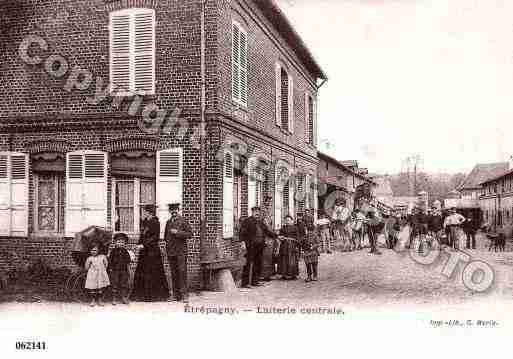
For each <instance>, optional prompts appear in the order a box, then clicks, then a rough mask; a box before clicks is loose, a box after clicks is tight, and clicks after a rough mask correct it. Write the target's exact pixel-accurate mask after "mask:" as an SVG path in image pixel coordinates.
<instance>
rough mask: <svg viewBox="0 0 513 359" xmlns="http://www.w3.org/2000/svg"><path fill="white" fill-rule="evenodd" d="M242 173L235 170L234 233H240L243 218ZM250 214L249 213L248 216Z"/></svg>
mask: <svg viewBox="0 0 513 359" xmlns="http://www.w3.org/2000/svg"><path fill="white" fill-rule="evenodd" d="M242 179H243V175H242V172H241V171H240V170H238V169H234V177H233V223H234V225H233V233H234V234H235V233H239V231H240V224H241V221H240V219H241V217H242ZM249 213H250V212H248V216H249V215H250V214H249Z"/></svg>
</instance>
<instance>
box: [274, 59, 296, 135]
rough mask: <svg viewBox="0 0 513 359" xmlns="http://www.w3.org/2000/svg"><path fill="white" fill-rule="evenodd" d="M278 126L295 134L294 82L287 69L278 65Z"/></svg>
mask: <svg viewBox="0 0 513 359" xmlns="http://www.w3.org/2000/svg"><path fill="white" fill-rule="evenodd" d="M275 71H276V73H275V77H276V125H277V126H279V127H281V128H282V129H283V130H284V131H287V132H289V133H294V81H293V78H292V76H290V75H289V74H288V73H287V71H286V70H285V68H284V67H283V66H282V65H281V64H280V63H276V68H275Z"/></svg>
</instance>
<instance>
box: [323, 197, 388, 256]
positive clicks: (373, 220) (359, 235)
mask: <svg viewBox="0 0 513 359" xmlns="http://www.w3.org/2000/svg"><path fill="white" fill-rule="evenodd" d="M317 224H318V226H319V228H320V232H321V238H322V248H323V250H324V251H325V252H326V253H331V246H332V243H333V242H336V243H339V244H340V245H341V250H342V251H343V252H351V251H357V250H362V249H364V248H366V247H370V254H378V255H379V254H381V252H380V251H379V249H378V247H377V237H378V234H379V233H381V232H382V231H383V228H384V227H385V219H384V218H383V217H382V215H381V214H380V213H379V211H378V210H377V209H376V208H375V207H373V206H371V205H365V207H363V206H362V208H355V209H354V210H353V211H351V210H350V209H349V207H348V206H347V202H346V200H345V199H344V198H338V199H336V200H335V203H334V206H333V209H332V211H331V215H329V213H326V212H322V213H321V214H320V218H319V220H318V221H317Z"/></svg>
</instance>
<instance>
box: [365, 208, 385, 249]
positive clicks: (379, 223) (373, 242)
mask: <svg viewBox="0 0 513 359" xmlns="http://www.w3.org/2000/svg"><path fill="white" fill-rule="evenodd" d="M366 222H367V233H368V235H369V242H370V247H371V250H370V252H369V254H377V255H381V252H380V251H379V249H378V247H377V244H378V235H379V233H381V231H382V230H383V228H384V224H385V222H384V221H383V219H382V218H381V216H380V215H379V214H378V211H377V210H376V209H375V208H374V207H371V208H370V210H369V212H368V213H367V221H366Z"/></svg>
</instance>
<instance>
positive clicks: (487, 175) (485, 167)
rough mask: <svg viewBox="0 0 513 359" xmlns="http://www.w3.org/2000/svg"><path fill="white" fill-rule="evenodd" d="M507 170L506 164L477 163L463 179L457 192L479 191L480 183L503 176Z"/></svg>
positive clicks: (507, 165)
mask: <svg viewBox="0 0 513 359" xmlns="http://www.w3.org/2000/svg"><path fill="white" fill-rule="evenodd" d="M508 169H509V164H508V162H496V163H479V164H477V165H476V166H475V167H474V169H473V170H472V171H471V172H470V173H469V174H468V175H467V177H465V179H464V180H463V182H462V183H461V184H460V185H459V186H458V187H457V190H458V191H461V190H465V189H480V188H481V187H482V186H481V184H482V183H485V182H486V181H488V180H489V179H491V178H495V177H497V176H501V175H503V174H504V173H505V172H507V171H508Z"/></svg>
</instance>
